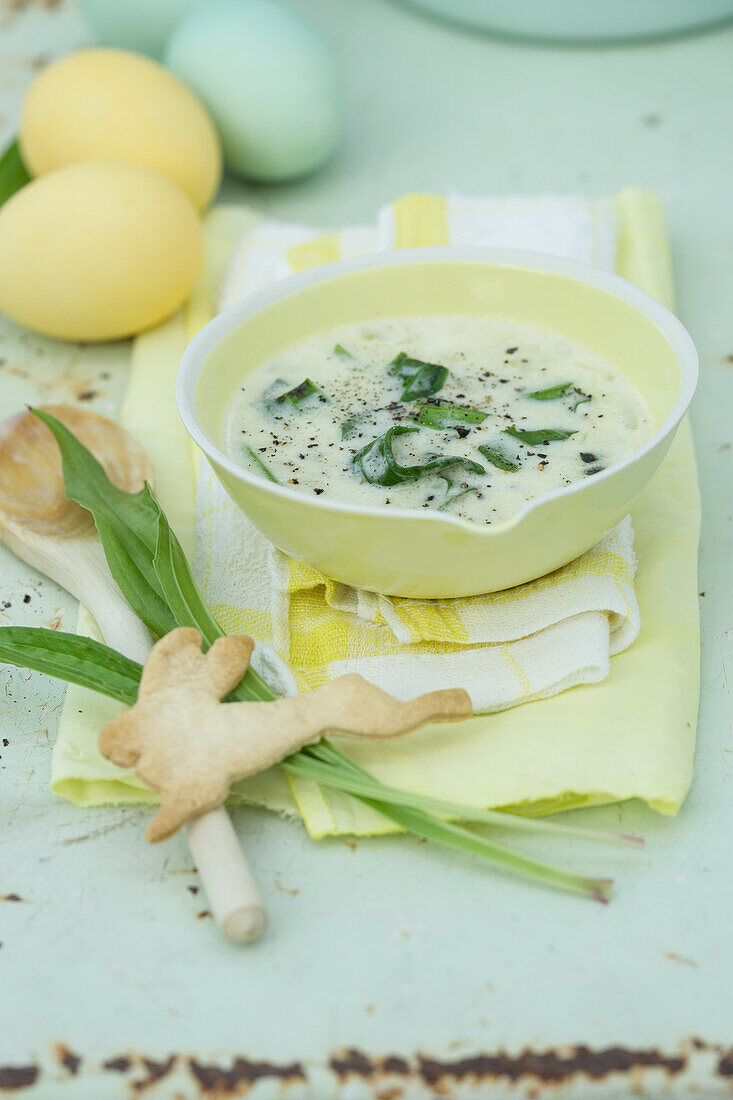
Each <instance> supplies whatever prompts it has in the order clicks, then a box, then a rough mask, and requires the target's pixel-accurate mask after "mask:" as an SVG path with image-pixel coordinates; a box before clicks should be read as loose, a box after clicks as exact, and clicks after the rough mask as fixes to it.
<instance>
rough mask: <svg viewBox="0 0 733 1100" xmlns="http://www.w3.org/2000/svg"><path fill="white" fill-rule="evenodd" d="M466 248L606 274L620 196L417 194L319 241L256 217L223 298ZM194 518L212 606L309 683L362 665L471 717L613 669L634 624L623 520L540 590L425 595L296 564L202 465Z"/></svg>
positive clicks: (539, 584)
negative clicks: (384, 257) (405, 253)
mask: <svg viewBox="0 0 733 1100" xmlns="http://www.w3.org/2000/svg"><path fill="white" fill-rule="evenodd" d="M468 243H472V244H476V243H481V244H491V245H495V246H496V245H512V246H514V247H534V249H535V250H538V251H545V252H549V253H554V254H560V255H563V256H566V257H568V258H571V259H575V260H581V261H585V262H589V263H590V262H593V263H595V264H596V265H598V266H603V267H606V268H609V269H612V268H613V263H614V256H615V246H616V221H615V214H614V210H613V207H612V205H611V203H608V202H592V201H590V200H587V199H582V198H575V197H567V196H562V197H557V198H554V197H550V198H533V199H529V200H528V199H523V200H518V199H515V200H494V199H488V198H481V199H474V198H465V197H462V196H457V195H454V196H450V197H448V198H444V197H442V196H439V195H409V196H406V197H405V198H402V199H399V200H397V201H396V202H394V203H392V204H390V205H389V206H386V207H385V208H384V209H383V210H381V211H380V213H379V215H378V218H377V221H376V224H375V226H374V227H365V228H351V229H345V230H343V231H342V232H340V233H328V234H323V235H319V234H318V233H317V232H316V231H315V230H313V229H308V228H307V227H305V226H300V225H288V224H283V223H276V222H262V223H260V224H257V225H254V226H251V227H250V228H248V229H247V231H246V232H245V233H244V234H242V236H241V237H240V239H239V241H238V243H237V245H236V247H235V249H234V252H233V254H232V256H231V259H230V260H229V263H228V265H227V269H226V274H225V278H224V280H223V284H222V289H221V291H220V293H219V295H218V305H219V307H220V308H225V307H226V306H228V305H230V304H232V303H233V302H234V301H236V300H237V299H238V298H240V297H242V296H243V295H245V294H247V293H249V292H250V291H253V290H256V289H258V288H260V287H262V286H264V285H266V284H267V283H269V282H271V281H273V280H275V279H279V278H282V277H284V276H286V275H289V274H292V273H293V272H294V271H300V270H303V269H304V268H306V267H311V266H316V265H320V264H324V263H328V262H330V261H332V260H336V259H341V258H344V257H346V256H354V255H360V254H364V253H367V252H375V251H380V250H383V249H388V248H393V247H417V246H422V245H430V244H458V245H464V244H468ZM202 319H203V316H197V318H196V323H198V322H200V320H202ZM197 517H198V518H197V525H196V534H197V544H196V545H197V553H196V572H197V575H198V576H199V579H200V580H201V583H202V585H203V592H204V596H205V598H206V600H207V602H208V604H209V606H210V607H211V608H212V609H213V612H214V614H215V615H216V617H217V618H218V619H219V620H220V622H221V623H222V625H223V626H224V627H225V629H227V630H228V631H230V632H233V631H244V632H247V633H252V634H254V635H255V636H256V637H257V638H258V639H260V640H262V641H265V642H267V643H268V644H270V645H271V646H272V647H273V648H274V650H275V652H276V653H277V654H279V656H280V657H281V658H282V659H283V660H284V661H285V662H287V664H288V666H289V667H290V668H291V669H292V671H293V673H294V676H295V679H296V681H297V684H298V686H299V688H300V689H301V690H309V689H312V688H314V687H318V686H319V685H321V684H323V683H325V682H326V681H327V680H329V679H331V678H333V677H335V676H340V675H342V674H344V673H346V672H360V673H361V674H362V675H364V676H366V677H367V678H368V679H370V680H372V681H373V682H374V683H377V684H379V686H380V687H383V688H384V689H385V690H387V691H390V692H391V693H393V694H394V695H396V696H398V697H405V698H407V697H411V696H413V695H416V694H418V693H419V692H422V691H429V690H433V689H436V688H439V687H456V686H460V687H464V688H466V690H467V691H468V692H469V694H470V695H471V699H472V701H473V705H474V709H475V711H477V712H479V713H483V712H488V711H497V710H504V709H506V708H507V707H512V706H516V705H517V704H518V703H524V702H528V701H530V700H534V699H542V698H546V697H547V696H549V695H554V694H556V693H557V692H559V691H564V690H566V689H567V688H569V687H573V686H575V685H577V684H584V683H596V682H598V681H599V680H602V679H604V678H605V677H606V676H607V675H608V670H609V658H610V656H612V655H613V654H614V653H618V652H621V650H623V649H625V648H627V646H629V645H630V644H631V643H632V642H633V641H634V639H635V638H636V636H637V634H638V631H639V611H638V605H637V602H636V597H635V595H634V590H633V578H634V572H635V568H636V561H635V557H634V552H633V547H632V542H633V536H632V529H631V523H630V521H629V520H628V519H627V520H625V521H624V522H623V523H622V524H621V525H620V526H619V527H618V528H616V529H615V530H614V531H612V532H610V533H609V534H608V535H607V536H606V538H604V539H603V540H602V542H601V543H599V545H598V546H597V547H595V548H594V549H593V550H591V551H589V552H588V553H587V554H584V555H583V557H582V558H580V559H579V560H578V561H575V562H572V563H571V564H570V565H568V566H566V567H565V568H563V569H559V570H557V572H555V573H553V574H551V575H550V576H547V577H543V578H542V579H541V580H538V581H535V582H533V583H532V584H526V585H522V586H521V587H520V588H516V589H512V590H510V591H508V592H501V593H496V594H493V595H485V596H474V597H470V598H463V599H452V600H416V599H402V598H396V597H391V598H390V597H387V596H380V595H377V594H375V593H371V592H364V591H361V590H358V589H353V588H349V587H348V586H347V585H342V584H337V583H336V582H334V581H332V580H330V579H329V578H327V577H324V576H322V575H321V574H320V573H318V572H317V570H315V569H313V568H312V567H311V566H310V565H307V564H305V563H303V562H297V561H292V560H289V559H287V558H286V557H285V556H284V555H283V554H281V553H279V552H278V551H277V550H275V548H274V547H272V546H271V545H270V544H269V543H268V542H267V540H266V539H265V538H264V537H263V536H262V535H260V533H259V532H258V531H257V530H256V529H255V528H254V527H253V526H252V524H251V523H250V522H249V521H248V520H247V519H246V517H244V516H243V515H242V514H241V513H240V512H239V511H238V510H237V509H236V508H235V507H233V506H232V505H231V503H230V501H229V498H228V497H227V496H226V494H225V493H224V491H223V490H222V489H221V487H220V486H219V484H218V482H217V481H216V479H215V478H214V477H213V475H212V473H211V472H210V470H209V468H208V466H206V464H205V463H202V464H201V468H200V473H199V492H198V512H197Z"/></svg>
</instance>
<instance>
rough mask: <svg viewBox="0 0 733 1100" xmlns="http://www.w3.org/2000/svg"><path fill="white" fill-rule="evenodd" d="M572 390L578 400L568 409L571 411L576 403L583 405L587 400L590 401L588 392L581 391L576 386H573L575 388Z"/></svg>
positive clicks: (573, 410) (576, 405)
mask: <svg viewBox="0 0 733 1100" xmlns="http://www.w3.org/2000/svg"><path fill="white" fill-rule="evenodd" d="M573 392H574V393H577V394H578V400H577V401H576V402H575V404H574V405H573V406H572V408H571V409H570V411H571V412H575V410H576V409H577V407H578V405H585V403H586V402H587V401H590V399H591V397H590V394H589V393H583V391H582V390H579V389H578V388H577V387H576V388H575V390H574V391H573Z"/></svg>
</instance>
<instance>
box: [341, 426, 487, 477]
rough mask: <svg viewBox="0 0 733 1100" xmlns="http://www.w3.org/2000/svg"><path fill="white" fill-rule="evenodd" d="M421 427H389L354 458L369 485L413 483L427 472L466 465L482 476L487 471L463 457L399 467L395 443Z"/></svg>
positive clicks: (436, 457) (443, 457) (433, 458)
mask: <svg viewBox="0 0 733 1100" xmlns="http://www.w3.org/2000/svg"><path fill="white" fill-rule="evenodd" d="M418 430H419V429H418V428H407V427H405V426H404V425H402V424H398V425H395V426H394V427H392V428H389V429H388V431H387V432H385V434H384V435H383V436H379V437H378V438H377V439H373V440H372V441H371V443H367V445H366V447H362V449H361V450H360V451H358V452H357V453H356V454H355V455H354V459H353V462H354V465H355V466H356V467H357V468H358V469H359V470H360V472H361V474H362V476H363V477H364V478H365V480H366V481H368V482H369V484H370V485H385V486H389V485H399V484H401V483H402V482H403V481H412V480H414V479H415V478H418V477H422V475H423V474H426V473H439V472H440V471H441V470H446V469H448V468H449V467H450V466H465V467H467V468H468V469H469V470H471V471H472V472H473V473H477V474H483V473H486V470H485V468H484V467H483V466H481V465H479V463H478V462H472V461H471V460H470V459H467V458H462V457H461V456H460V455H432V454H430V455H426V456H425V458H424V459H423V460H422V461H421V462H419V463H417V464H416V465H414V466H400V464H399V463H398V461H397V459H396V458H395V456H394V452H393V450H392V440H393V439H394V438H395V437H397V436H400V435H408V434H410V433H412V432H416V431H418Z"/></svg>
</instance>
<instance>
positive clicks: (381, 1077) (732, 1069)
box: [0, 0, 733, 1100]
mask: <svg viewBox="0 0 733 1100" xmlns="http://www.w3.org/2000/svg"><path fill="white" fill-rule="evenodd" d="M298 6H300V7H302V8H303V9H304V10H305V11H308V12H310V13H311V14H312V15H313V16H314V17H315V18H316V19H317V20H318V22H319V23H320V24H321V25H322V26H323V27H324V29H326V30H327V32H328V34H329V35H330V36H331V37H332V39H333V40H334V42H335V44H336V46H337V48H338V50H339V52H340V55H341V58H342V62H343V66H344V69H345V72H346V78H347V85H348V107H349V115H350V117H349V126H348V138H347V141H346V144H345V146H344V148H343V149H342V151H341V154H340V156H339V158H338V160H337V161H336V162H335V163H334V164H333V165H332V166H331V167H330V168H329V169H328V170H327V171H326V172H324V173H323V174H322V175H320V176H318V177H316V178H314V179H312V180H308V181H306V182H305V183H301V184H298V185H293V186H289V187H283V188H281V189H245V188H243V187H240V186H229V187H227V188H226V190H225V197H226V198H229V199H231V198H241V199H242V200H244V201H247V202H249V203H252V204H255V205H258V206H259V207H260V208H261V209H263V210H265V211H267V212H269V213H272V214H274V215H277V216H282V217H286V218H290V219H298V220H302V221H307V222H311V223H321V224H323V225H327V226H330V225H333V226H335V225H337V224H339V223H341V222H358V221H366V220H368V219H370V218H371V217H372V215H373V212H374V210H375V207H376V206H378V205H379V204H380V203H381V202H384V201H386V200H388V199H390V198H391V197H393V196H395V195H398V194H400V193H401V192H404V191H407V190H410V189H414V188H429V189H442V188H450V187H456V188H458V189H460V190H462V191H465V192H469V193H470V192H493V193H499V194H501V193H509V192H515V191H521V192H530V193H536V192H551V191H558V192H564V191H582V192H587V193H590V194H610V193H612V192H614V191H616V190H617V189H618V188H620V187H621V186H623V185H625V184H629V183H636V184H640V185H642V186H645V187H648V188H652V189H655V190H657V191H659V192H660V193H661V194H662V196H663V198H664V200H665V202H666V205H667V209H668V212H669V218H670V224H671V234H672V241H673V246H674V255H675V261H676V274H677V285H678V292H679V312H680V314H681V316H682V318H683V320H684V321H686V323H687V324H688V325H689V327H690V329H691V331H692V333H693V336H694V337H695V339H696V341H697V343H698V347H699V349H700V351H701V355H702V361H703V374H702V385H701V389H700V394H699V397H698V399H697V401H696V406H695V409H694V414H693V420H694V425H695V429H696V436H697V446H698V451H699V458H700V474H701V480H702V491H703V501H704V532H703V545H702V558H701V582H700V588H701V600H702V615H703V626H704V644H703V693H702V708H701V720H700V745H699V755H698V760H697V775H696V782H695V786H694V788H693V791H692V794H691V795H690V797H689V799H688V802H687V804H686V806H685V808H684V810H683V811H682V813H681V814H680V815H679V817H678V818H677V820H675V821H669V820H665V819H661V818H659V817H656V816H655V815H653V814H652V813H650V812H648V811H647V810H645V809H644V808H642V807H640V806H637V805H626V806H624V807H621V808H619V807H612V808H608V809H605V810H599V811H595V812H586V813H585V814H583V815H582V816H583V820H584V822H585V821H595V822H597V823H599V824H602V823H605V824H609V823H614V824H615V823H618V822H623V824H624V827H625V828H626V829H629V830H634V831H639V832H642V833H644V834H645V835H646V836H647V838H648V847H647V850H646V852H645V853H644V854H643V855H641V856H638V855H634V854H631V855H629V854H627V853H623V852H621V853H614V852H613V851H611V852H605V851H602V850H600V849H597V850H596V849H594V850H592V851H588V850H587V848H586V849H578V851H577V852H573V853H572V856H573V858H574V859H575V860H576V862H577V865H579V866H581V865H585V864H586V862H587V865H588V866H589V868H590V867H597V866H599V865H603V866H605V867H606V868H608V870H609V871H611V872H612V873H615V874H616V876H617V882H618V889H617V894H616V898H615V900H614V902H613V904H612V905H611V906H609V907H608V908H607V909H601V908H600V907H598V906H595V905H593V904H591V903H588V902H583V901H580V900H576V899H573V898H568V897H565V896H561V895H557V894H554V893H550V892H549V891H540V890H538V889H533V888H531V887H527V886H524V885H522V884H519V883H517V882H514V881H511V880H508V879H501V878H499V877H498V876H496V875H493V874H491V873H490V872H487V871H486V870H484V869H482V868H481V867H480V866H479V865H478V864H476V863H473V862H472V861H471V860H468V859H458V858H454V857H451V856H450V855H447V854H445V853H442V852H440V851H437V850H433V849H430V848H428V847H427V846H425V845H421V844H418V843H415V842H413V841H411V840H403V839H388V840H381V841H364V842H360V843H359V844H358V845H354V844H346V843H343V842H339V841H334V842H322V843H320V844H317V845H316V844H313V843H312V842H310V841H309V840H308V839H307V838H306V836H305V834H304V832H303V831H302V829H301V828H300V827H299V826H295V825H291V824H285V823H282V822H280V821H278V820H276V819H275V818H273V817H271V816H269V815H267V814H265V813H257V812H253V811H249V810H248V811H240V812H238V813H237V814H236V815H235V821H236V824H237V827H238V828H239V830H240V832H241V834H242V835H243V836H244V837H245V838H246V846H247V850H248V852H249V854H250V856H251V859H252V861H253V864H254V866H255V868H256V873H257V877H258V880H259V882H260V883H261V884H262V887H263V891H264V894H265V898H266V903H267V906H268V909H269V911H270V915H271V927H270V930H269V932H268V934H267V937H266V939H265V940H263V941H262V942H261V943H260V944H258V945H257V946H256V947H255V948H252V949H241V948H240V949H237V948H234V947H232V946H229V945H228V944H226V943H224V942H223V941H222V940H221V939H220V938H219V936H218V934H217V932H216V930H215V928H214V926H213V924H212V922H211V921H210V920H207V919H206V918H205V915H202V910H203V909H204V903H203V902H202V900H201V896H200V894H199V895H197V894H196V892H195V884H196V879H195V876H194V875H193V874H192V872H191V868H190V864H189V862H188V857H187V855H186V852H185V849H184V847H183V844H182V843H181V842H180V841H178V840H174V841H172V842H170V843H168V844H165V845H161V846H160V847H155V848H153V847H150V846H149V845H147V844H146V843H145V842H144V841H143V839H142V836H141V831H142V827H143V824H144V820H145V817H146V815H145V814H144V813H142V812H138V811H131V810H122V811H119V810H100V811H88V812H82V811H78V810H74V809H73V808H72V807H70V806H68V805H66V804H65V803H63V802H61V801H59V800H55V799H54V798H52V796H51V795H50V793H49V790H48V774H49V760H50V753H51V745H52V742H53V737H54V732H55V729H56V724H57V720H58V715H59V710H60V706H61V700H62V694H63V693H62V688H61V686H60V685H58V684H56V683H51V682H49V681H48V680H46V679H44V678H43V677H40V676H35V675H31V674H29V673H25V672H17V671H13V672H3V674H2V680H1V681H0V737H2V741H0V895H2V898H0V941H1V944H2V946H0V1067H2V1068H0V1095H5V1093H6V1092H7V1093H8V1095H11V1096H15V1095H19V1096H22V1097H25V1096H26V1095H27V1096H29V1098H32V1100H41V1098H45V1097H49V1098H51V1100H54V1098H56V1097H61V1098H66V1097H68V1098H73V1100H85V1098H94V1100H97V1098H100V1097H101V1098H107V1097H110V1098H116V1097H129V1096H139V1095H142V1096H145V1097H146V1098H147V1097H151V1098H152V1097H163V1098H167V1100H174V1098H189V1097H198V1096H209V1097H224V1096H227V1097H228V1096H233V1095H244V1094H245V1093H247V1095H248V1096H251V1097H260V1096H262V1097H270V1096H280V1095H283V1096H287V1097H292V1098H293V1100H296V1098H298V1097H311V1098H314V1100H328V1098H329V1097H336V1096H338V1097H343V1098H346V1097H348V1098H350V1100H358V1098H360V1097H370V1098H371V1097H375V1098H378V1100H397V1098H398V1097H400V1098H401V1097H406V1098H407V1097H427V1096H462V1097H472V1098H473V1097H482V1098H483V1097H495V1096H523V1097H524V1096H526V1097H544V1096H545V1095H547V1096H553V1097H557V1096H560V1095H561V1096H566V1095H572V1096H576V1097H585V1096H591V1095H593V1096H595V1095H598V1096H604V1097H605V1096H630V1095H632V1094H633V1095H640V1094H643V1095H662V1094H663V1095H672V1096H674V1097H680V1096H684V1095H687V1094H688V1090H690V1089H692V1088H693V1087H695V1086H697V1091H696V1092H695V1095H705V1096H713V1095H716V1096H717V1095H730V1093H731V1090H732V1089H733V980H732V979H733V937H732V936H731V932H730V927H731V915H730V914H731V907H732V906H733V859H732V858H731V857H732V856H733V773H732V766H733V736H732V735H731V728H730V714H731V706H730V703H731V700H730V687H729V679H728V677H729V674H730V672H731V669H732V666H733V602H732V601H731V588H732V585H731V564H732V563H731V557H732V554H731V547H732V545H733V542H732V539H731V513H732V512H733V499H732V498H733V493H732V492H731V478H732V475H733V449H732V444H733V320H732V319H731V317H732V309H731V303H732V302H733V203H732V202H731V193H732V191H733V126H731V113H732V112H733V64H732V61H733V30H730V29H726V30H720V31H718V32H716V33H712V34H709V35H703V36H700V37H696V38H690V39H685V40H681V41H674V42H666V43H663V44H658V45H649V46H644V47H638V48H624V49H613V50H608V51H602V50H601V51H591V50H585V49H583V50H565V49H552V50H547V49H539V48H536V47H526V46H518V45H513V44H507V43H497V42H492V41H491V40H489V39H487V38H479V37H471V36H470V35H469V34H466V33H463V32H459V31H452V30H450V29H448V28H446V27H444V26H439V25H438V24H434V23H431V22H428V21H423V20H422V19H421V18H420V17H418V16H416V15H415V14H413V13H411V12H410V11H408V10H403V9H400V8H398V7H392V6H391V5H389V4H388V3H386V0H348V2H345V0H299V3H298ZM85 40H86V32H85V31H84V28H83V26H82V24H81V21H80V19H79V17H78V16H77V15H76V14H75V12H74V10H73V8H72V7H71V5H70V4H65V3H60V4H58V5H57V4H55V3H54V4H52V3H50V0H49V2H46V3H32V2H28V3H17V2H10V0H3V2H2V3H0V116H1V117H0V125H1V126H2V131H3V136H5V135H6V134H7V135H9V134H10V133H11V132H12V130H13V128H14V125H15V114H16V110H17V105H18V103H19V101H20V98H21V95H22V93H23V90H24V88H25V87H26V85H27V83H28V81H29V80H30V79H31V77H32V74H33V71H34V69H35V68H36V67H37V66H38V65H39V63H40V61H41V59H44V58H47V57H48V56H51V55H54V54H56V53H60V52H63V51H65V50H66V49H68V48H70V47H72V46H73V45H75V44H78V43H81V42H83V41H85ZM1 262H2V257H0V263H1ZM127 356H128V349H127V347H126V346H125V345H117V346H114V347H107V348H102V349H93V348H77V347H72V346H61V345H53V344H51V343H50V342H46V341H42V340H39V339H36V338H34V337H31V336H28V335H27V334H24V333H21V332H20V331H18V330H17V329H15V328H13V327H12V326H11V325H9V324H7V323H4V324H3V325H2V329H1V333H0V415H2V416H6V415H8V414H9V413H11V412H13V411H15V410H16V409H17V408H18V407H19V406H21V405H22V403H23V402H27V401H40V400H42V401H45V402H49V401H60V400H64V401H67V400H78V401H81V402H85V403H86V404H87V405H88V407H90V408H94V409H97V410H99V411H100V412H104V413H112V414H113V413H114V412H115V409H116V407H117V405H118V402H119V399H120V396H121V394H122V392H123V389H124V383H125V373H126V365H127ZM74 615H75V608H74V607H73V605H72V602H71V601H70V600H69V599H68V598H67V597H66V596H65V595H64V594H63V593H60V592H59V591H58V590H57V589H56V588H55V587H54V586H53V585H52V584H50V583H49V582H47V581H42V580H41V579H40V578H39V577H38V576H36V575H35V574H33V573H32V572H31V571H30V570H29V569H28V568H26V567H25V566H23V565H21V564H19V563H18V562H17V561H15V560H14V559H13V558H12V557H11V556H10V555H9V554H7V553H5V552H4V551H0V622H2V623H32V624H36V625H38V624H41V623H46V624H48V623H49V622H59V623H61V624H63V626H64V627H66V628H67V629H71V628H73V624H74ZM649 690H650V691H654V685H653V684H650V685H649ZM544 850H545V851H547V850H548V849H547V845H545V849H544ZM553 854H562V853H553ZM16 897H18V898H20V899H22V900H14V899H15V898H16ZM697 1040H699V1043H698V1041H697ZM729 1049H730V1050H731V1053H728V1051H729ZM349 1051H350V1052H351V1053H348V1052H349ZM4 1090H5V1091H4Z"/></svg>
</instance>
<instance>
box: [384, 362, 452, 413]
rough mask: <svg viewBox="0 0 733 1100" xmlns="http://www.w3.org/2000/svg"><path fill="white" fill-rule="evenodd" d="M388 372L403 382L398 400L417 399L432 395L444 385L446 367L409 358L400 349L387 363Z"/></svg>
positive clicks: (446, 373) (446, 372)
mask: <svg viewBox="0 0 733 1100" xmlns="http://www.w3.org/2000/svg"><path fill="white" fill-rule="evenodd" d="M389 373H390V374H395V375H397V377H398V378H399V379H401V381H402V382H403V383H404V389H403V390H402V393H401V395H400V401H418V400H419V399H420V398H421V397H432V395H433V394H434V393H437V392H438V391H439V390H441V389H442V388H443V386H444V385H445V380H446V378H447V377H448V368H447V367H441V366H440V364H439V363H425V362H423V360H422V359H411V358H410V356H409V355H408V354H407V353H406V352H404V351H401V352H399V353H398V354H397V355H395V357H394V359H393V360H392V362H391V363H390V365H389Z"/></svg>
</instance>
